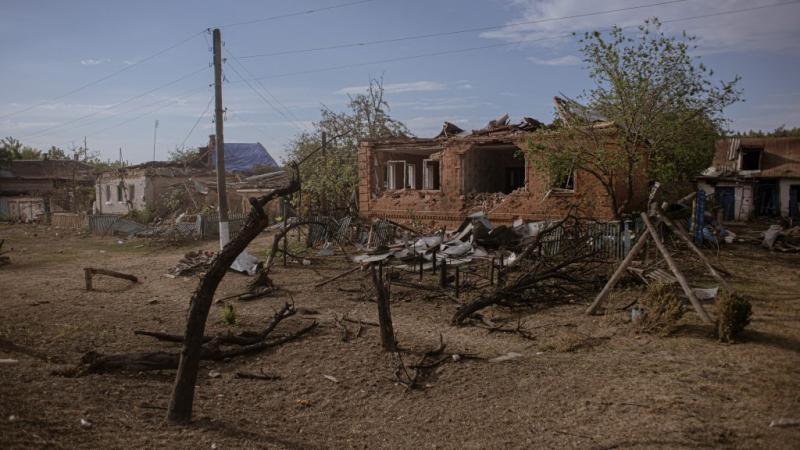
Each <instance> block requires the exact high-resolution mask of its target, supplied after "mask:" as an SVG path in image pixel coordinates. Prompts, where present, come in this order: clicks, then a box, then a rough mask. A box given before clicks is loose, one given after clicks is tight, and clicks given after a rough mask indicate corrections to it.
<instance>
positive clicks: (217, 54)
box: [214, 28, 230, 249]
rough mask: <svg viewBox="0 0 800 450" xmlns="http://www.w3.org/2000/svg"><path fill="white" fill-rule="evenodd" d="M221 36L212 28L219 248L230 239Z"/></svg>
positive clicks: (217, 30)
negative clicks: (223, 132)
mask: <svg viewBox="0 0 800 450" xmlns="http://www.w3.org/2000/svg"><path fill="white" fill-rule="evenodd" d="M222 112H223V109H222V38H221V37H220V32H219V28H214V122H215V124H216V126H217V127H216V128H217V130H216V132H217V133H216V136H215V138H214V139H215V142H214V149H215V151H216V152H217V193H218V194H219V200H218V203H219V248H220V249H221V248H222V247H225V244H227V243H228V241H229V240H230V230H229V228H228V195H227V193H226V192H225V191H226V190H225V139H224V138H223V136H222Z"/></svg>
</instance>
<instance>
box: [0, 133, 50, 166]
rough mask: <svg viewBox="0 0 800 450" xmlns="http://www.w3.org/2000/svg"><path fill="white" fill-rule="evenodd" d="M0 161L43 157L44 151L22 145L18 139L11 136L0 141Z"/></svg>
mask: <svg viewBox="0 0 800 450" xmlns="http://www.w3.org/2000/svg"><path fill="white" fill-rule="evenodd" d="M0 144H1V145H0V161H4V162H7V161H11V160H13V159H41V158H42V152H41V151H40V150H37V149H35V148H33V147H29V146H27V145H22V142H20V141H19V140H18V139H14V138H13V137H11V136H8V137H6V138H4V139H3V140H2V141H0Z"/></svg>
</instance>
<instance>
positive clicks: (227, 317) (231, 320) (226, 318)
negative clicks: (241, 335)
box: [220, 305, 239, 326]
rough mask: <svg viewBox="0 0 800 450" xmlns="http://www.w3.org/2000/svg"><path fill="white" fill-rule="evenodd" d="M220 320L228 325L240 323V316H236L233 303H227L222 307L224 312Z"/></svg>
mask: <svg viewBox="0 0 800 450" xmlns="http://www.w3.org/2000/svg"><path fill="white" fill-rule="evenodd" d="M220 322H222V323H223V324H225V325H228V326H236V325H239V318H238V317H236V310H235V309H233V305H225V306H224V307H223V308H222V314H221V315H220Z"/></svg>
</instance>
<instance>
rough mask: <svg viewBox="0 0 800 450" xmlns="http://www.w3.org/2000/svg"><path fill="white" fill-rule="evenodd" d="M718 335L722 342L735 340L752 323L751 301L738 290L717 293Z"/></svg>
mask: <svg viewBox="0 0 800 450" xmlns="http://www.w3.org/2000/svg"><path fill="white" fill-rule="evenodd" d="M715 306H716V308H717V337H718V338H719V340H720V341H722V342H733V341H734V340H735V339H736V336H738V335H739V334H740V333H741V332H742V331H744V328H745V327H746V326H747V325H748V324H750V318H751V316H752V315H753V308H752V306H751V305H750V302H749V301H748V300H747V299H746V298H745V297H744V296H742V294H739V293H736V292H728V291H722V292H720V293H719V295H717V300H716V302H715Z"/></svg>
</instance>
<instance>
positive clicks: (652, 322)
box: [639, 283, 685, 335]
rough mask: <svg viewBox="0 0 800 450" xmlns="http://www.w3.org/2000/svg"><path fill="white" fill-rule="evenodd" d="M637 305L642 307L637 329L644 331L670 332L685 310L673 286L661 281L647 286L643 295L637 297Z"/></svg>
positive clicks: (664, 333) (666, 333)
mask: <svg viewBox="0 0 800 450" xmlns="http://www.w3.org/2000/svg"><path fill="white" fill-rule="evenodd" d="M639 305H640V306H641V308H642V309H643V314H642V317H641V318H640V319H639V329H640V330H641V331H643V332H645V333H657V334H662V335H668V334H670V333H672V332H673V331H674V329H675V325H676V324H677V323H678V321H679V320H680V319H681V317H683V313H684V311H685V309H684V306H683V302H682V301H681V299H680V298H678V296H677V294H675V289H674V287H673V286H670V285H666V284H663V283H653V284H651V285H650V286H648V287H647V291H646V292H645V294H644V296H643V297H642V298H640V299H639Z"/></svg>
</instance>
